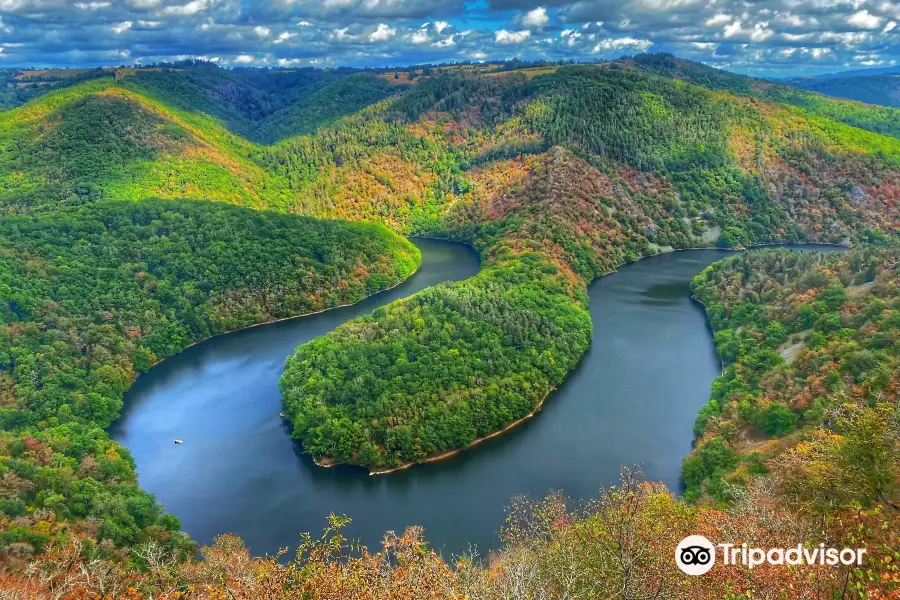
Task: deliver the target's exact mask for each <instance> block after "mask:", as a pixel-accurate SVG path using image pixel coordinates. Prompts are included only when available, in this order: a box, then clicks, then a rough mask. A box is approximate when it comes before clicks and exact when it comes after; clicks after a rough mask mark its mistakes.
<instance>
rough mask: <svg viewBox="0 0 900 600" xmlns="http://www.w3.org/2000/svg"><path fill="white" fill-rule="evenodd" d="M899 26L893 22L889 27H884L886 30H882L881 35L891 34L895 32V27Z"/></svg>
mask: <svg viewBox="0 0 900 600" xmlns="http://www.w3.org/2000/svg"><path fill="white" fill-rule="evenodd" d="M896 26H897V23H896V21H891V22H890V23H888V24H887V25H885V26H884V29H882V30H881V33H889V32H891V31H893V30H894V27H896Z"/></svg>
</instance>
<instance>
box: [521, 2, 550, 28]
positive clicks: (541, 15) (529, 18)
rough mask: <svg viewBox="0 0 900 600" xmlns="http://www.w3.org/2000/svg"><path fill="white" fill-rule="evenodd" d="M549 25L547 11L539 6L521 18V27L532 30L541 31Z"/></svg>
mask: <svg viewBox="0 0 900 600" xmlns="http://www.w3.org/2000/svg"><path fill="white" fill-rule="evenodd" d="M549 23H550V17H549V16H548V15H547V9H546V8H544V7H543V6H539V7H537V8H535V9H534V10H530V11H528V12H527V13H525V16H524V17H522V25H523V26H524V27H531V28H534V29H543V28H544V27H546V26H547V25H548V24H549Z"/></svg>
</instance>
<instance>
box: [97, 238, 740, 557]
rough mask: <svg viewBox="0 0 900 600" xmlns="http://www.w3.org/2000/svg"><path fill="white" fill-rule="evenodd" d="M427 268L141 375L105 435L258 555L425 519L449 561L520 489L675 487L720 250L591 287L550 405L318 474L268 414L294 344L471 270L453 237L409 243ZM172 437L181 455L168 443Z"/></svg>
mask: <svg viewBox="0 0 900 600" xmlns="http://www.w3.org/2000/svg"><path fill="white" fill-rule="evenodd" d="M417 244H419V245H420V247H421V248H422V253H423V259H424V262H423V267H422V269H421V271H420V272H419V273H418V274H417V275H415V276H414V277H413V278H412V279H411V280H410V281H409V282H407V283H405V284H403V285H401V286H400V287H398V288H396V289H395V290H392V291H389V292H385V293H384V294H381V295H378V296H376V297H374V298H371V299H368V300H366V301H365V302H363V303H361V304H360V305H357V306H354V307H350V308H346V309H339V310H336V311H331V312H326V313H323V314H320V315H315V316H311V317H308V318H303V319H299V320H294V321H287V322H282V323H277V324H273V325H269V326H265V327H260V328H256V329H251V330H247V331H243V332H239V333H235V334H232V335H228V336H223V337H220V338H217V339H215V340H211V341H210V342H208V343H204V344H201V345H199V346H196V347H194V348H192V349H190V350H188V351H187V352H185V353H184V354H182V355H180V356H179V357H177V358H174V359H172V360H169V361H167V362H165V363H163V364H162V365H160V366H158V367H156V368H154V369H153V370H152V371H151V372H150V373H148V374H146V375H145V376H142V377H141V378H140V379H139V380H138V381H137V382H136V384H135V386H134V388H133V389H132V390H131V391H130V392H129V394H128V398H127V402H126V410H125V411H124V415H123V417H122V419H121V420H120V421H119V422H118V423H117V424H116V426H115V427H114V428H113V430H112V433H113V434H114V436H115V438H116V439H117V440H118V441H119V442H120V443H122V444H124V445H125V446H127V447H128V448H129V449H130V450H131V452H132V455H133V456H134V459H135V461H136V462H137V465H138V474H139V477H140V484H141V485H142V486H143V487H144V488H145V489H147V490H148V491H150V492H153V493H155V494H156V495H157V498H158V499H159V500H160V501H161V502H162V503H163V504H165V506H166V507H167V509H168V510H169V511H170V512H172V513H174V514H175V515H176V516H178V517H179V518H180V519H181V521H182V524H183V526H184V529H185V531H187V532H188V533H189V534H190V535H191V536H193V537H194V538H195V539H197V540H199V541H200V542H202V543H208V542H209V541H210V540H211V539H212V538H213V536H214V535H216V534H220V533H226V532H229V533H236V534H238V535H240V536H242V537H243V538H244V539H245V540H246V541H247V543H248V544H249V545H250V548H251V549H252V551H253V552H254V553H256V554H263V553H272V552H275V551H276V550H277V549H278V548H279V547H281V546H294V545H296V544H297V543H298V541H299V534H300V533H301V532H304V531H312V532H317V531H320V530H321V529H322V527H323V526H324V524H325V519H326V517H327V516H328V514H329V513H331V512H335V513H338V514H347V515H349V516H351V517H352V518H353V519H354V521H353V524H352V525H351V526H350V528H349V535H350V536H352V537H357V538H360V539H361V540H362V541H363V542H364V543H366V544H369V545H372V544H376V543H377V542H378V541H379V540H380V539H381V536H382V534H383V532H384V531H386V530H390V529H393V530H402V529H403V528H404V527H406V526H408V525H423V526H424V527H425V530H426V536H427V537H428V539H429V540H430V541H431V542H432V543H434V544H435V545H436V546H437V547H438V548H439V549H440V550H442V551H444V552H445V553H447V554H454V553H460V552H463V551H465V550H467V549H468V548H469V545H470V544H475V545H477V546H478V547H479V548H481V550H482V551H484V550H486V549H487V548H489V547H490V546H493V545H494V544H496V541H497V540H496V537H495V534H494V532H495V531H496V530H497V529H498V528H499V527H500V526H501V525H502V524H503V518H504V506H505V505H506V504H507V503H508V502H509V500H510V499H511V498H512V497H513V496H516V495H519V494H527V495H531V496H542V495H544V494H545V493H546V492H547V491H548V490H558V489H562V490H565V491H566V492H567V493H568V494H569V495H571V496H574V497H591V496H594V495H596V493H597V490H598V489H599V488H600V487H601V486H604V485H608V484H610V483H612V482H614V481H615V480H616V479H617V477H618V473H619V470H620V468H621V467H623V466H630V465H634V464H640V465H641V466H642V467H643V469H644V470H645V472H646V474H647V476H648V477H650V478H652V479H656V480H661V481H663V482H665V483H666V484H667V485H669V486H670V487H672V488H673V489H677V488H678V486H679V479H678V474H679V471H680V466H681V459H682V457H683V456H684V455H685V454H686V453H687V452H688V451H689V450H690V447H691V431H692V426H693V422H694V418H695V416H696V414H697V411H698V410H699V409H700V407H701V406H703V404H705V402H706V400H707V398H708V396H709V385H710V383H711V382H712V380H713V378H714V377H715V376H716V375H717V374H718V373H719V368H720V366H719V361H718V359H717V357H716V355H715V352H714V349H713V347H712V343H711V341H710V336H709V331H708V328H707V326H706V321H705V317H704V314H703V311H702V309H701V308H700V307H699V306H698V305H696V304H695V303H693V302H691V301H690V293H689V291H688V284H689V282H690V280H691V278H692V277H694V275H696V274H697V273H699V272H700V271H701V270H702V269H703V268H704V267H706V266H707V265H708V264H710V263H712V262H713V261H715V260H718V259H719V258H722V257H723V256H725V255H726V253H725V252H723V251H714V250H712V251H698V252H679V253H673V254H668V255H663V256H658V257H653V258H649V259H646V260H643V261H640V262H638V263H635V264H632V265H627V266H625V267H623V268H622V269H621V271H619V272H617V273H614V274H612V275H609V276H606V277H603V278H601V279H598V280H597V281H596V282H594V283H593V284H592V285H591V286H590V289H589V294H590V299H591V317H592V319H593V322H594V341H593V344H592V346H591V348H590V350H589V351H588V353H587V354H586V355H585V357H584V360H583V361H582V362H581V364H580V365H579V367H578V368H577V369H576V370H575V371H574V372H573V373H572V374H571V375H570V377H569V378H568V380H567V381H566V382H565V384H564V385H563V386H561V388H560V389H559V390H558V391H557V392H556V393H555V394H553V395H552V396H551V398H550V399H549V400H548V402H547V405H546V408H545V409H544V411H543V412H542V413H541V414H540V415H539V416H538V417H536V418H535V419H532V420H531V421H528V422H526V423H525V424H523V425H522V426H520V427H518V428H516V429H515V430H513V431H512V432H511V433H509V434H507V435H504V436H502V437H499V438H495V439H493V440H490V441H488V442H486V443H484V444H482V445H480V446H478V448H477V449H474V450H472V451H470V452H465V453H463V454H462V455H461V456H459V457H457V458H454V459H452V460H449V461H445V462H442V463H437V464H433V465H425V466H419V467H415V468H413V469H410V470H407V471H402V472H399V473H395V474H392V475H389V476H384V477H370V476H368V475H367V474H366V472H365V471H363V470H361V469H354V468H345V467H339V468H334V469H322V468H318V467H316V466H315V465H313V463H312V461H311V460H310V459H309V458H308V457H306V456H304V455H302V454H300V453H299V450H298V448H297V446H296V445H295V444H294V443H293V442H292V440H291V439H290V437H289V435H288V431H287V429H286V427H285V424H284V423H283V421H282V420H281V419H280V417H279V416H278V413H279V412H280V410H281V403H280V398H279V394H278V387H277V383H278V378H279V376H280V375H281V372H282V368H283V364H284V359H285V357H286V356H287V355H288V354H289V353H290V352H292V351H293V349H294V347H295V346H296V345H297V344H299V343H301V342H303V341H306V340H309V339H312V338H313V337H316V336H319V335H322V334H324V333H326V332H328V331H330V330H331V329H333V328H335V327H336V326H338V325H339V324H340V323H342V322H343V321H345V320H347V319H348V318H350V317H352V316H354V315H358V314H365V313H368V312H370V311H371V310H373V309H374V308H375V307H376V306H379V305H381V304H384V303H386V302H387V301H389V300H392V299H394V298H399V297H404V296H407V295H409V294H411V293H413V292H414V291H416V290H418V289H422V288H424V287H427V286H429V285H434V284H435V283H437V282H439V281H445V280H453V279H463V278H466V277H470V276H472V275H473V274H475V273H476V272H477V270H478V261H477V257H476V256H475V255H474V253H472V252H471V251H470V250H468V249H466V248H464V247H462V246H459V245H455V244H450V243H444V242H434V241H417ZM176 438H177V439H183V440H184V444H183V445H181V446H176V445H175V444H174V443H173V440H174V439H176Z"/></svg>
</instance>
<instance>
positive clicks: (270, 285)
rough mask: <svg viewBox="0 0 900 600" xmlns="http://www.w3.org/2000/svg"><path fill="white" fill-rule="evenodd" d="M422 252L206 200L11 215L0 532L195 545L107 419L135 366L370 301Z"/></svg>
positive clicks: (5, 245) (5, 249)
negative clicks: (150, 489)
mask: <svg viewBox="0 0 900 600" xmlns="http://www.w3.org/2000/svg"><path fill="white" fill-rule="evenodd" d="M419 261H420V255H419V252H418V249H416V248H415V246H413V245H412V244H410V243H409V242H407V241H406V240H404V239H402V238H399V237H398V236H396V235H394V234H392V233H390V232H389V231H388V230H387V229H385V228H384V227H382V226H378V225H365V224H359V223H355V224H354V223H347V222H336V221H322V220H314V219H310V218H305V217H298V216H290V215H282V214H277V213H273V212H257V211H250V210H246V209H239V208H235V207H229V206H226V205H218V204H214V203H205V202H175V201H156V200H146V201H144V202H141V203H131V202H110V203H97V204H93V205H88V206H85V207H81V208H76V209H65V210H61V211H58V212H53V213H49V214H42V215H41V216H40V218H34V217H27V216H23V217H6V218H4V219H2V220H0V293H2V297H3V303H2V304H0V317H2V325H0V336H2V345H0V398H2V407H0V423H2V429H3V434H2V438H0V449H2V451H0V457H2V458H0V471H2V477H0V487H2V490H3V492H2V494H0V496H2V498H0V511H2V513H3V515H4V519H3V530H2V532H0V545H2V546H3V547H4V548H5V551H6V552H7V555H8V556H12V557H15V556H23V555H27V554H29V553H31V552H34V551H35V550H39V549H40V548H42V547H43V545H45V544H48V543H52V542H54V541H62V540H65V539H70V538H71V536H72V535H78V536H87V538H88V540H90V546H89V547H86V549H85V552H86V554H85V556H90V557H107V558H108V557H112V556H114V555H115V554H117V553H118V552H120V550H119V549H121V548H123V547H128V546H131V545H134V544H137V543H139V542H141V541H147V540H155V541H157V542H159V543H163V544H166V545H168V546H171V547H172V548H173V549H178V550H179V551H185V550H189V549H190V543H189V541H188V540H186V539H185V538H184V536H181V535H179V534H178V533H177V532H178V530H179V525H178V521H177V519H176V518H175V517H174V516H172V515H164V514H162V513H161V510H160V507H159V505H158V504H157V503H156V502H155V500H154V499H153V497H152V496H150V495H149V494H146V493H144V492H142V491H141V490H140V489H139V488H138V487H137V486H136V485H135V480H136V475H135V472H134V463H133V462H132V460H131V457H130V456H129V454H128V450H127V449H125V448H122V447H120V446H118V445H117V444H116V443H114V442H113V441H111V440H110V439H109V436H108V435H107V434H106V432H105V431H104V429H106V428H107V427H109V425H110V424H111V423H112V422H113V421H114V420H115V419H116V418H117V417H118V415H119V411H120V410H121V408H122V395H123V393H124V392H125V391H126V390H127V389H128V388H129V387H130V386H131V383H132V380H133V379H134V378H135V376H136V375H137V374H138V373H140V372H143V371H146V370H147V369H149V368H150V367H151V366H152V365H153V364H155V363H156V362H158V361H160V360H162V359H164V358H166V357H168V356H171V355H173V354H176V353H178V352H180V351H181V350H183V349H184V348H185V347H186V346H188V345H190V344H192V343H194V342H197V341H199V340H202V339H205V338H208V337H210V336H212V335H215V334H218V333H222V332H225V331H230V330H234V329H238V328H241V327H246V326H250V325H255V324H258V323H264V322H268V321H272V320H274V319H279V318H285V317H290V316H294V315H300V314H305V313H310V312H314V311H318V310H323V309H327V308H332V307H335V306H339V305H343V304H347V303H351V302H356V301H358V300H361V299H362V298H364V297H366V296H368V295H370V294H372V293H374V292H377V291H380V290H382V289H385V288H387V287H389V286H391V285H394V284H396V283H398V282H399V281H401V280H403V279H404V278H406V277H407V276H408V275H410V274H411V273H412V272H413V271H414V270H415V268H416V267H417V266H418V264H419Z"/></svg>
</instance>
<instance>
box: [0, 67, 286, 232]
mask: <svg viewBox="0 0 900 600" xmlns="http://www.w3.org/2000/svg"><path fill="white" fill-rule="evenodd" d="M251 148H252V144H251V143H250V142H247V141H246V140H244V139H243V138H240V137H238V136H235V135H233V134H231V133H229V132H228V131H227V130H226V129H224V128H223V127H222V126H221V125H220V124H219V123H218V122H217V121H216V120H215V119H213V118H211V117H209V116H207V115H204V114H202V113H194V112H187V111H183V110H178V109H176V108H173V107H171V106H168V105H166V104H164V103H162V102H159V101H156V100H152V99H151V98H150V97H148V96H146V95H144V94H140V93H137V92H133V91H130V90H127V89H125V88H123V87H121V86H118V85H116V84H115V81H114V80H113V79H112V78H103V79H96V80H92V81H89V82H86V83H82V84H79V85H76V86H73V87H68V88H65V89H62V90H58V91H54V92H51V93H49V94H47V95H45V96H42V97H40V98H39V99H37V100H33V101H32V102H30V103H28V104H26V105H24V106H22V107H20V108H17V109H15V110H11V111H7V112H4V113H0V182H2V184H0V211H2V213H4V214H16V213H23V212H36V211H43V210H51V209H55V208H58V207H61V206H71V205H79V204H84V203H87V202H96V201H101V200H138V199H143V198H149V197H161V198H196V199H206V200H218V201H223V202H229V203H233V204H241V205H245V206H251V207H255V208H263V207H279V206H283V204H284V202H283V198H284V196H283V195H281V194H280V192H279V186H278V182H277V181H272V179H271V177H269V176H268V175H267V174H266V173H265V171H264V170H263V169H262V168H261V167H260V166H259V165H257V164H255V163H254V162H253V161H252V160H250V159H249V158H248V155H250V154H251Z"/></svg>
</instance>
